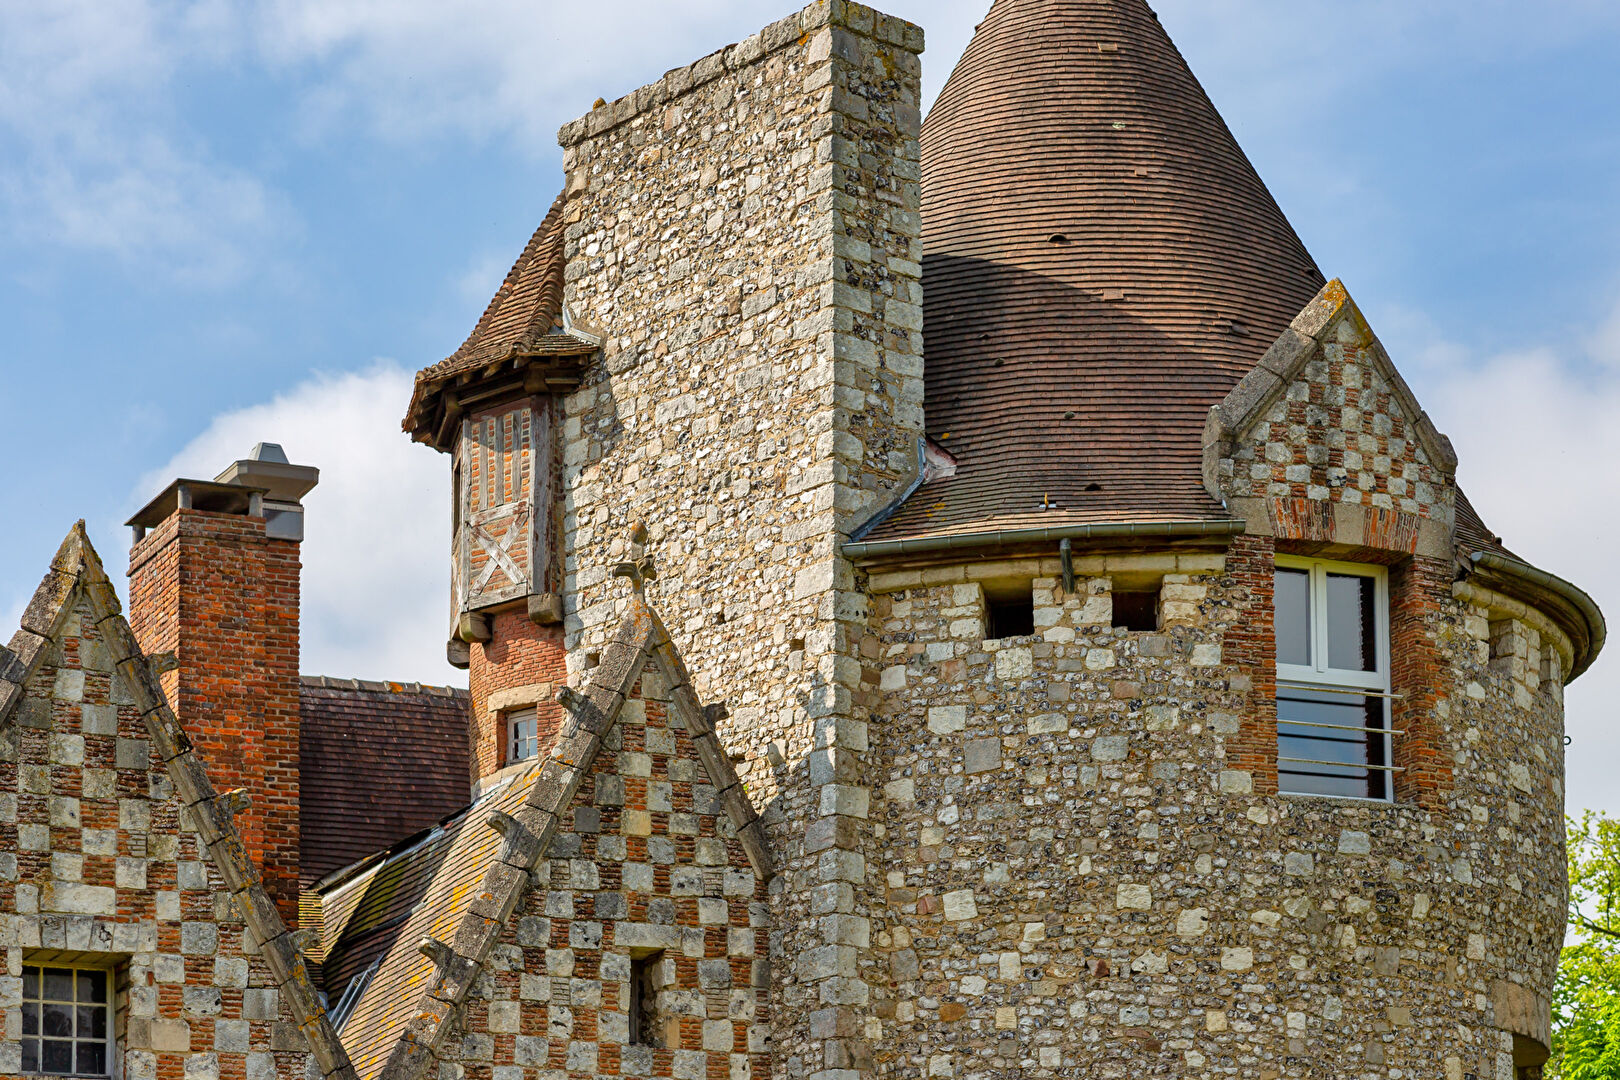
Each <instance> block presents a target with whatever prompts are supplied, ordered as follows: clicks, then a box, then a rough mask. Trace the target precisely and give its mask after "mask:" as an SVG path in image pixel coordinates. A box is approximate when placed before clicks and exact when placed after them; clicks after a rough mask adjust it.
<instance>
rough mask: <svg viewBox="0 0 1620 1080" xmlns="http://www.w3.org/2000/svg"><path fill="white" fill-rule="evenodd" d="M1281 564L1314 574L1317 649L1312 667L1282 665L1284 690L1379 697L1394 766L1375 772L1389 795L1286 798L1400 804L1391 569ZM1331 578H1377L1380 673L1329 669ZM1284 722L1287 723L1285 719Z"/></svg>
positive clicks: (1281, 560)
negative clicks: (1286, 687)
mask: <svg viewBox="0 0 1620 1080" xmlns="http://www.w3.org/2000/svg"><path fill="white" fill-rule="evenodd" d="M1275 561H1276V566H1277V569H1279V570H1305V571H1308V572H1309V574H1310V598H1311V649H1310V663H1308V664H1284V663H1282V662H1281V661H1278V663H1277V683H1278V690H1279V691H1281V690H1282V689H1283V687H1284V684H1287V685H1289V686H1292V687H1294V688H1296V689H1301V690H1309V689H1313V688H1317V687H1320V688H1321V689H1322V690H1326V691H1334V690H1350V691H1362V692H1365V693H1366V694H1367V695H1368V696H1372V697H1378V698H1380V699H1381V700H1382V701H1383V705H1384V718H1383V719H1384V739H1383V741H1384V755H1383V756H1384V761H1385V762H1387V763H1388V764H1386V765H1384V766H1382V767H1379V768H1376V769H1373V768H1372V767H1369V771H1377V772H1382V773H1384V774H1385V775H1386V780H1385V783H1384V792H1385V794H1384V795H1383V796H1382V797H1375V796H1353V795H1322V794H1319V793H1316V792H1307V791H1282V794H1284V795H1289V796H1295V797H1300V798H1317V799H1349V800H1353V799H1358V798H1359V799H1360V800H1361V801H1366V802H1383V803H1387V802H1394V801H1395V774H1396V772H1398V771H1399V769H1398V768H1397V767H1396V766H1395V765H1394V760H1395V747H1394V742H1393V737H1394V736H1395V735H1396V734H1398V732H1395V731H1393V730H1392V728H1393V726H1394V725H1393V724H1392V723H1391V715H1390V702H1391V700H1392V699H1393V698H1394V696H1395V695H1394V694H1392V693H1391V692H1390V659H1389V570H1388V569H1387V568H1385V567H1382V566H1378V565H1375V564H1371V563H1351V562H1338V561H1335V560H1333V559H1315V558H1307V557H1304V556H1298V555H1278V556H1276V560H1275ZM1329 574H1340V575H1345V576H1350V577H1365V578H1371V579H1372V580H1373V606H1374V608H1375V611H1374V613H1373V614H1374V618H1373V634H1374V638H1375V640H1374V657H1375V663H1376V664H1377V667H1378V670H1376V671H1352V670H1347V669H1344V668H1333V667H1329V666H1328V610H1327V579H1328V575H1329ZM1278 723H1279V724H1282V723H1286V721H1282V720H1279V721H1278ZM1277 764H1278V787H1279V789H1281V786H1282V771H1283V770H1282V765H1283V761H1282V760H1281V758H1280V756H1279V759H1278V762H1277Z"/></svg>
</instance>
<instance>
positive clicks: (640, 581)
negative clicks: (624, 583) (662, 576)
mask: <svg viewBox="0 0 1620 1080" xmlns="http://www.w3.org/2000/svg"><path fill="white" fill-rule="evenodd" d="M613 576H614V577H627V578H629V579H630V584H631V585H633V586H634V587H635V590H636V592H638V593H639V592H641V590H642V589H643V588H644V587H645V586H646V584H647V582H649V581H652V580H654V579H656V578H657V577H658V568H657V567H656V566H655V565H654V564H653V558H652V556H651V555H649V554H647V525H646V523H645V522H640V521H638V522H636V524H635V525H634V526H633V527H632V528H631V530H630V558H629V560H628V561H627V562H622V563H620V564H619V565H617V566H615V567H614V568H613Z"/></svg>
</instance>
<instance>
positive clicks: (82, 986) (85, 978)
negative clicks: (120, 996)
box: [79, 971, 107, 1002]
mask: <svg viewBox="0 0 1620 1080" xmlns="http://www.w3.org/2000/svg"><path fill="white" fill-rule="evenodd" d="M79 1000H80V1001H96V1002H104V1001H106V1000H107V973H106V972H105V971H81V972H79Z"/></svg>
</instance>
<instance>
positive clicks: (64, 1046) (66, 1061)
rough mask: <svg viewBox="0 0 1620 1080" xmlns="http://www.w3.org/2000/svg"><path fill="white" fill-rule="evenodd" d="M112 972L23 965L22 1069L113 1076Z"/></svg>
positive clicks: (68, 1074)
mask: <svg viewBox="0 0 1620 1080" xmlns="http://www.w3.org/2000/svg"><path fill="white" fill-rule="evenodd" d="M110 976H111V972H109V971H107V970H106V969H104V968H85V967H57V966H46V965H33V964H26V965H24V966H23V1005H22V1052H23V1061H22V1067H23V1071H24V1072H41V1073H52V1074H55V1075H57V1076H109V1075H111V1069H110V1068H109V1067H108V1066H109V1061H110V1059H111V1054H110V1048H111V1032H112V994H111V989H112V988H111V985H110V983H111V979H110Z"/></svg>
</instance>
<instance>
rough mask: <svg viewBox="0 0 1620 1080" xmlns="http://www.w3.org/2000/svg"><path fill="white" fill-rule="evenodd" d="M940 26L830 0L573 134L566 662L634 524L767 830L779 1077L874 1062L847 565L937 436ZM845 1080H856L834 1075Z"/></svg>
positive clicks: (589, 636) (581, 652) (862, 607)
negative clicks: (930, 253)
mask: <svg viewBox="0 0 1620 1080" xmlns="http://www.w3.org/2000/svg"><path fill="white" fill-rule="evenodd" d="M921 47H922V32H921V31H920V30H919V29H917V28H916V27H914V26H911V25H909V24H907V23H903V22H901V21H899V20H896V19H892V18H889V17H886V16H882V15H878V14H876V13H874V12H872V11H871V10H870V9H868V8H864V7H861V6H859V5H856V4H846V3H843V2H841V0H839V2H836V3H835V2H825V3H818V4H814V5H812V6H810V7H809V8H806V9H805V10H804V11H803V12H801V13H800V14H799V15H796V16H792V17H789V18H788V19H785V20H782V21H781V22H778V23H775V24H773V25H771V26H769V27H767V28H766V29H765V30H764V31H762V32H761V33H760V34H757V35H755V36H753V37H751V38H749V39H747V40H746V41H744V42H742V43H740V44H738V45H736V46H733V47H731V48H728V49H725V50H722V51H720V52H717V53H714V54H713V55H711V56H709V57H707V58H705V59H703V60H701V61H699V62H698V63H696V64H695V65H693V66H691V67H689V68H684V69H680V70H677V71H675V72H672V73H670V74H669V75H668V76H666V77H665V78H664V79H663V80H662V81H661V82H659V83H656V84H653V85H652V86H649V87H646V88H643V89H642V90H639V91H637V92H636V93H634V94H632V95H630V96H629V97H627V98H624V99H621V100H620V101H619V102H615V103H613V104H610V105H606V106H603V107H601V108H599V109H597V110H596V111H594V112H593V113H591V114H590V115H589V116H588V117H586V118H585V119H583V120H581V121H578V122H576V123H574V124H571V125H569V126H568V127H566V128H565V129H564V130H563V133H562V142H563V145H564V164H565V168H566V170H567V174H568V180H567V184H568V203H567V207H566V211H565V213H566V215H567V244H568V269H567V278H568V281H567V290H566V296H567V303H568V307H569V311H570V312H571V314H572V317H573V318H574V320H575V322H576V324H577V325H579V326H581V327H584V328H586V329H589V330H590V331H591V332H593V333H596V332H599V333H601V334H603V335H604V346H603V350H602V354H601V357H600V359H599V360H598V361H597V362H596V363H594V364H593V365H592V367H591V368H590V369H589V370H588V371H587V373H586V377H585V382H584V385H583V387H582V388H581V389H580V390H579V391H578V392H577V393H575V394H572V395H570V396H569V397H568V398H567V399H566V400H565V403H564V410H563V411H564V416H565V417H566V419H565V421H564V425H565V431H564V470H565V471H564V480H563V491H564V498H565V500H566V506H565V515H566V516H565V522H564V532H565V556H566V573H567V586H566V590H565V591H566V594H567V595H568V597H569V605H570V606H569V611H568V619H567V623H566V629H567V634H568V637H567V642H568V645H569V649H570V657H571V662H574V663H580V662H582V661H583V658H584V656H585V655H586V654H588V653H589V652H590V651H592V650H593V649H595V648H596V647H598V646H599V644H600V642H601V641H602V640H603V639H604V637H605V635H606V634H608V633H610V632H611V627H612V626H613V624H614V622H615V620H616V618H617V615H618V614H619V610H618V602H616V601H615V600H614V599H613V596H614V594H613V592H612V591H611V590H610V589H609V588H607V587H606V585H605V579H606V574H607V568H608V567H610V566H612V565H613V563H614V562H615V561H616V560H617V559H618V558H619V557H620V555H621V548H620V545H619V541H618V538H619V537H621V536H622V534H623V531H624V526H625V525H626V524H627V523H628V522H630V521H635V520H641V521H645V522H646V524H647V525H648V527H649V528H650V529H651V530H652V537H653V541H654V545H655V548H656V550H657V552H658V560H659V572H660V575H661V577H660V579H659V580H658V581H657V582H655V583H653V584H651V585H649V587H648V591H649V596H650V597H656V598H657V599H656V603H657V605H658V606H659V607H660V608H661V609H662V610H664V611H666V612H668V613H669V615H670V619H669V622H670V624H671V626H672V627H673V628H674V632H675V634H676V637H677V638H678V639H679V641H680V645H681V649H682V652H683V654H684V655H685V656H686V657H687V660H688V662H689V664H690V666H691V668H692V670H693V671H694V672H696V673H698V674H699V677H700V680H701V682H700V685H699V687H698V689H699V690H700V692H701V693H702V694H703V696H705V697H708V698H711V699H722V698H723V699H724V700H725V701H726V703H727V704H728V705H729V706H730V708H731V712H732V720H731V722H730V723H728V724H727V725H726V727H725V731H726V738H727V740H728V745H729V746H730V747H731V748H732V749H733V750H734V751H736V752H739V753H741V754H744V755H745V756H746V760H744V761H742V762H741V763H740V764H739V771H740V772H741V773H742V775H743V776H744V777H745V779H746V780H747V781H748V783H749V787H750V791H751V793H752V794H753V796H754V797H755V800H756V802H757V803H758V805H759V806H760V808H761V810H762V811H763V812H766V814H767V819H768V821H769V823H770V833H771V840H772V847H773V850H774V853H775V856H776V862H777V865H778V866H779V867H781V868H782V873H781V874H780V875H779V878H778V882H779V883H778V884H777V885H775V886H774V887H773V903H774V905H775V906H774V915H773V918H774V921H775V925H776V926H777V927H778V930H777V937H778V941H777V944H776V955H777V957H778V958H779V960H780V962H778V963H776V964H775V965H773V979H774V980H775V986H774V996H773V1015H774V1016H776V1017H777V1018H778V1019H779V1022H778V1026H777V1031H776V1033H775V1034H776V1044H775V1045H776V1054H777V1056H776V1060H777V1062H778V1063H779V1068H781V1069H782V1070H783V1071H784V1072H785V1073H786V1074H787V1075H790V1076H800V1075H812V1074H817V1073H820V1072H822V1071H823V1070H829V1069H831V1070H848V1069H857V1070H859V1069H864V1068H866V1062H867V1061H868V1060H869V1051H868V1050H867V1049H866V1048H865V1047H864V1045H863V1044H862V1040H863V1039H864V1038H865V1035H866V1032H867V1026H866V1024H867V1021H866V1009H867V1005H868V1001H869V998H870V990H869V988H868V987H867V985H866V984H865V983H864V982H863V981H862V980H861V979H860V978H859V976H855V975H851V974H850V970H851V968H852V967H853V964H852V959H851V958H852V957H853V955H854V954H855V952H856V951H857V950H859V949H861V948H864V947H865V943H866V923H867V918H868V910H867V905H868V898H867V897H866V895H865V894H864V888H863V887H864V884H865V882H866V880H867V876H868V869H867V866H866V863H865V855H864V853H863V851H862V850H861V846H860V843H859V841H858V838H857V832H858V829H859V828H863V827H864V822H863V819H864V816H865V814H866V805H867V800H868V798H869V793H868V789H867V786H866V777H865V765H864V755H865V753H866V748H867V725H866V720H867V715H868V711H867V710H868V707H869V703H868V702H867V701H866V700H865V699H864V698H862V697H861V695H860V692H859V686H858V683H859V671H860V662H859V658H858V656H857V652H858V646H859V642H860V640H861V638H862V636H863V635H864V626H865V621H866V614H867V613H866V599H865V597H864V595H863V594H861V593H860V592H858V591H856V590H855V589H854V581H853V575H852V573H851V571H850V568H849V566H848V564H847V563H845V562H843V561H842V560H841V559H840V558H839V556H838V553H837V545H838V544H839V542H840V541H841V540H842V539H843V538H844V537H846V536H847V534H848V532H849V531H850V530H851V529H852V528H854V527H855V526H856V525H857V524H858V523H859V522H860V521H862V520H864V519H865V517H867V516H868V515H869V514H871V513H872V512H874V511H875V510H876V508H877V507H879V506H881V505H883V504H884V503H885V502H886V501H888V499H890V498H891V497H892V495H893V494H894V493H895V492H897V491H898V490H899V488H900V487H902V486H903V485H904V484H905V483H906V482H908V481H909V479H910V477H911V475H913V473H914V470H915V465H916V457H917V439H918V437H919V436H920V435H921V433H922V408H921V402H922V394H923V382H922V337H921V332H920V326H921V311H922V309H921V293H920V285H919V275H920V265H919V263H920V252H919V250H918V235H919V229H920V222H919V218H918V176H919V150H918V143H917V139H918V134H919V130H920V121H919V72H920V63H919V60H918V55H917V54H918V53H919V52H920V50H921ZM833 1075H844V1074H843V1073H835V1074H833Z"/></svg>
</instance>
